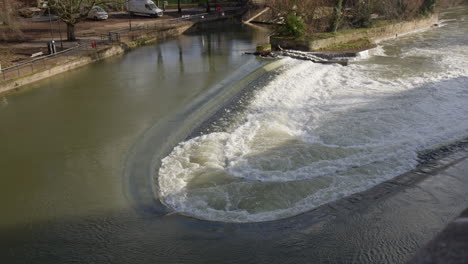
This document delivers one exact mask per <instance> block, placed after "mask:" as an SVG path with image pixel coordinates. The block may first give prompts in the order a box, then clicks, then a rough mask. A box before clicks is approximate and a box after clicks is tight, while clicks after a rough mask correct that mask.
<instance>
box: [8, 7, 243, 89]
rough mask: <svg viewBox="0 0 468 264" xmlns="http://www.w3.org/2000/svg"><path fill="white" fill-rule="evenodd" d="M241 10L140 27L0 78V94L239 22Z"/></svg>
mask: <svg viewBox="0 0 468 264" xmlns="http://www.w3.org/2000/svg"><path fill="white" fill-rule="evenodd" d="M242 13H243V9H240V10H232V11H230V12H227V13H226V15H225V16H219V15H217V14H215V15H208V14H207V15H204V16H201V19H197V20H196V21H191V20H190V19H188V20H182V21H181V23H176V24H174V25H172V26H169V27H166V28H163V29H162V30H157V31H148V30H143V31H142V32H139V31H138V28H137V29H136V30H137V31H136V33H133V32H132V36H131V38H129V39H121V37H120V36H119V38H118V41H117V42H118V43H116V44H110V45H109V44H107V45H106V44H104V45H98V47H97V48H96V49H91V50H89V49H85V50H84V52H82V54H80V55H78V56H73V57H72V59H70V60H66V61H60V62H56V63H53V64H52V65H50V66H46V67H43V68H40V69H39V70H31V71H30V72H28V73H27V74H23V75H20V74H19V71H18V75H19V76H18V77H16V78H12V79H9V80H6V81H5V80H4V81H0V94H6V93H9V92H13V91H18V90H19V89H20V88H22V87H23V86H25V85H27V84H30V83H33V82H36V81H39V80H42V79H45V78H49V77H51V76H54V75H57V74H60V73H63V72H67V71H70V70H73V69H76V68H79V67H83V66H85V65H88V64H90V63H94V62H97V61H100V60H103V59H106V58H109V57H113V56H117V55H120V54H123V53H125V52H127V51H129V50H131V49H134V48H138V47H141V46H143V45H147V44H151V43H155V42H157V41H162V40H166V39H169V38H174V37H177V36H179V35H181V34H184V33H190V32H198V31H200V30H204V29H206V28H207V27H211V26H216V25H222V24H232V23H240V20H239V19H240V16H241V14H242ZM135 34H136V35H135ZM110 36H111V35H110V33H109V37H110ZM84 45H90V43H87V42H85V44H84ZM5 74H6V73H5V72H4V73H3V75H5ZM3 79H5V76H3Z"/></svg>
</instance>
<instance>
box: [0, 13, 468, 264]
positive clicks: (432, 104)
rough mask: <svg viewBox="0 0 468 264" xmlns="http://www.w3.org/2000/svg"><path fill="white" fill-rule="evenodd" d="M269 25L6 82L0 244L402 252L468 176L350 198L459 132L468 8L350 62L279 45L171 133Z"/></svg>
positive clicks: (155, 254) (448, 205)
mask: <svg viewBox="0 0 468 264" xmlns="http://www.w3.org/2000/svg"><path fill="white" fill-rule="evenodd" d="M267 35H268V31H262V30H255V29H252V28H249V27H243V26H229V27H228V28H225V29H223V28H218V29H213V30H207V31H206V32H204V33H199V34H189V35H183V36H181V37H179V38H177V39H174V40H169V41H165V42H162V43H158V44H155V45H152V46H147V47H143V48H140V49H137V50H133V51H131V52H129V53H127V54H125V55H123V56H121V57H116V58H112V59H108V60H105V61H102V62H99V63H96V64H93V65H90V66H87V67H84V68H81V69H78V70H75V71H72V72H69V73H66V74H62V75H59V76H56V77H53V78H50V79H47V80H44V81H41V82H38V83H35V84H33V85H30V87H28V89H25V90H23V91H21V92H18V93H16V94H12V95H8V96H3V97H0V124H1V125H0V138H2V143H1V151H0V172H1V177H0V195H1V199H0V201H1V202H0V203H1V205H2V217H1V220H0V233H1V238H0V244H1V248H0V255H1V259H2V260H5V263H76V262H79V263H155V262H156V263H215V262H217V263H353V262H354V263H401V262H404V261H405V260H407V259H408V258H409V257H411V256H412V255H413V254H414V253H415V251H416V250H417V249H418V248H420V247H421V246H423V245H424V243H426V242H427V241H428V240H429V239H430V238H431V237H432V236H433V235H434V234H435V233H437V232H438V231H440V230H441V229H442V228H443V227H444V226H445V225H446V224H447V223H448V222H449V221H450V220H451V219H452V218H453V217H455V216H456V215H457V214H458V213H459V212H461V210H462V209H464V207H466V205H467V202H468V193H466V189H467V188H468V178H466V177H464V178H463V177H462V178H460V177H458V178H456V177H453V178H452V177H449V178H440V179H439V178H437V177H436V176H434V177H426V178H424V179H422V180H421V181H418V182H416V183H412V184H411V185H409V186H405V187H399V188H393V189H392V191H391V192H390V194H389V195H387V194H385V195H384V194H383V191H382V189H380V190H379V189H377V190H375V191H372V194H371V195H369V196H368V197H373V198H375V199H373V200H369V199H364V200H362V199H361V200H359V199H357V198H356V196H351V197H353V199H351V200H350V199H346V198H344V197H349V196H350V195H352V194H355V193H359V192H363V191H368V190H372V188H373V187H375V186H377V188H378V187H379V186H382V183H383V182H385V181H388V180H391V179H394V178H395V177H397V176H399V175H402V174H405V173H407V172H411V171H412V170H414V169H415V168H417V167H418V164H420V162H421V161H423V160H422V158H421V157H425V156H424V154H425V153H426V154H427V153H429V154H430V153H432V152H433V150H434V149H439V148H440V147H443V146H446V145H448V144H455V145H456V144H457V142H460V141H461V140H463V139H466V138H467V136H468V119H467V117H468V63H467V61H468V46H467V45H468V9H467V8H459V9H452V10H450V11H448V12H446V13H444V14H443V15H442V22H441V26H440V27H438V28H435V29H431V30H428V31H425V32H420V33H417V34H411V35H408V36H403V37H400V38H398V39H395V40H388V41H385V42H383V43H381V44H380V45H379V47H378V48H377V49H375V50H373V51H372V52H371V53H373V55H372V56H369V57H366V56H364V57H362V58H358V59H356V60H355V61H354V62H352V63H351V64H350V66H347V67H343V66H341V65H321V64H313V63H311V62H304V61H296V60H293V59H286V60H285V65H284V66H282V67H281V68H280V69H277V70H275V71H274V72H271V73H269V74H267V75H265V76H264V77H262V78H261V79H260V80H258V81H256V82H253V83H251V84H250V85H249V87H248V89H246V90H248V91H247V92H245V94H244V96H241V97H237V98H235V100H232V101H230V102H229V104H228V105H226V107H225V108H224V107H223V108H221V111H218V112H217V113H218V114H217V115H216V116H214V117H212V118H211V119H210V120H209V122H208V123H207V122H205V123H203V124H202V125H200V123H197V125H200V126H199V128H198V129H197V130H196V133H195V132H194V133H192V134H190V135H189V134H187V136H186V137H184V138H178V139H177V140H176V141H174V138H177V137H176V136H174V135H175V134H177V131H176V130H175V129H178V130H187V129H188V130H190V129H193V128H194V127H188V128H187V126H188V125H187V124H190V122H191V120H190V118H191V117H192V116H194V114H196V113H197V112H198V111H199V109H203V107H202V106H203V105H206V104H208V103H209V102H210V99H213V98H216V97H217V96H218V95H219V93H222V92H223V91H225V90H229V88H230V86H233V85H234V84H235V83H236V81H238V80H241V79H244V78H245V77H246V76H247V75H248V74H249V73H251V72H254V71H256V70H257V69H258V68H259V67H261V66H264V65H267V64H268V63H269V62H270V61H268V60H262V59H258V58H255V57H252V56H248V55H242V54H243V52H244V51H250V50H252V49H253V48H254V47H255V46H256V44H261V43H262V42H263V41H264V39H265V38H266V36H267ZM29 88H30V89H29ZM199 107H200V108H199ZM220 112H222V113H221V114H219V113H220ZM201 114H202V113H201ZM201 114H200V115H201ZM197 118H198V117H197ZM205 118H208V116H206V117H205ZM462 148H463V147H462ZM155 153H157V154H155ZM446 155H449V156H450V155H456V153H455V154H452V153H447V154H446ZM429 156H430V155H429ZM363 197H366V196H363ZM376 197H378V198H376ZM327 205H328V206H327Z"/></svg>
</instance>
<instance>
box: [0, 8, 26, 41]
mask: <svg viewBox="0 0 468 264" xmlns="http://www.w3.org/2000/svg"><path fill="white" fill-rule="evenodd" d="M0 25H1V26H3V27H4V30H2V32H1V36H0V38H1V39H3V40H22V39H23V32H22V31H21V29H20V27H19V24H18V23H17V22H16V21H15V19H14V9H13V7H12V5H11V1H9V0H0Z"/></svg>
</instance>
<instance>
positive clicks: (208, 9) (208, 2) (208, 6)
mask: <svg viewBox="0 0 468 264" xmlns="http://www.w3.org/2000/svg"><path fill="white" fill-rule="evenodd" d="M210 11H211V8H210V0H206V12H207V13H209V12H210Z"/></svg>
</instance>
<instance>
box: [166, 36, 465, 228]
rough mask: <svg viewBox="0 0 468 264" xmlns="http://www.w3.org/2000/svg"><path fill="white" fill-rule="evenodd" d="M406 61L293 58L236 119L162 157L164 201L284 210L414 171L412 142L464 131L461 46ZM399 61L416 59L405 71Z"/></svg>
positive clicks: (245, 211) (178, 205)
mask: <svg viewBox="0 0 468 264" xmlns="http://www.w3.org/2000/svg"><path fill="white" fill-rule="evenodd" d="M397 44H398V43H397ZM387 45H396V44H392V43H390V44H387ZM379 52H380V53H382V52H383V54H385V51H384V49H383V48H379V49H378V50H377V53H379ZM414 58H418V60H420V61H422V62H425V63H426V64H430V65H425V67H426V68H427V69H426V68H423V67H419V66H418V64H417V63H418V60H415V59H414ZM401 60H402V61H399V62H398V61H396V62H395V63H396V64H389V63H387V62H386V61H383V62H382V63H378V61H377V62H375V63H369V62H367V63H357V64H352V65H350V66H348V67H343V66H340V65H321V64H314V63H312V62H307V61H294V60H290V62H289V64H288V65H287V66H286V67H285V68H284V69H283V71H282V72H281V73H280V74H279V75H278V76H277V77H276V78H274V79H273V80H272V81H271V82H270V83H269V84H268V85H266V87H263V88H262V89H261V90H259V91H258V92H257V93H256V94H255V97H254V99H253V100H252V102H251V103H250V105H249V107H248V109H247V110H246V112H245V113H244V115H243V116H242V120H244V121H243V122H241V124H240V125H239V126H238V127H237V128H234V129H233V130H232V131H229V132H222V133H211V134H208V135H204V136H201V137H197V138H194V139H191V140H189V141H186V142H183V143H181V144H180V145H179V146H177V147H176V148H175V149H174V151H173V152H172V153H171V154H170V155H169V156H167V157H166V158H164V159H163V161H162V167H161V169H160V171H159V187H160V188H159V190H160V194H159V195H160V199H161V201H162V202H163V203H164V204H166V205H167V206H168V207H170V208H172V209H173V210H175V211H177V212H181V213H184V214H189V215H192V216H195V217H198V218H202V219H207V220H214V221H227V222H256V221H266V220H274V219H278V218H284V217H289V216H292V215H295V214H298V213H301V212H304V211H307V210H311V209H313V208H315V207H317V206H320V205H322V204H325V203H327V202H330V201H333V200H336V199H339V198H341V197H344V196H347V195H350V194H352V193H356V192H360V191H363V190H367V189H369V188H370V187H372V186H375V185H376V184H378V183H381V182H383V181H385V180H388V179H391V178H393V177H395V176H397V175H400V174H402V173H404V172H406V171H409V170H411V169H412V168H414V167H415V166H416V165H417V152H418V151H421V150H424V149H427V148H430V147H432V146H434V145H437V144H440V143H443V142H447V141H450V140H454V139H457V138H460V137H463V136H466V135H467V134H468V92H467V87H468V67H467V61H468V52H467V48H466V46H463V45H453V46H452V48H451V49H444V48H437V47H426V48H414V49H407V50H405V51H403V52H402V56H401ZM415 61H416V62H415ZM405 63H408V64H409V65H410V66H408V67H409V68H408V69H414V70H412V71H405V68H404V67H403V72H401V71H402V70H401V68H402V66H401V65H405Z"/></svg>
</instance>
